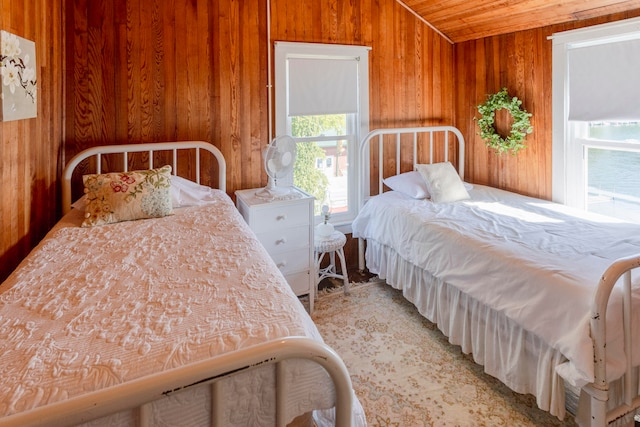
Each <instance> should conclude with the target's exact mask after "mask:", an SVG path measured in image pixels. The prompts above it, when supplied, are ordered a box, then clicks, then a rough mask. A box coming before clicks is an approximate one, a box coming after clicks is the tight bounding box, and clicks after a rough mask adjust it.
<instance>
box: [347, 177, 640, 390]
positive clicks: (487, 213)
mask: <svg viewBox="0 0 640 427" xmlns="http://www.w3.org/2000/svg"><path fill="white" fill-rule="evenodd" d="M469 194H470V196H471V198H470V199H469V200H465V201H460V202H455V203H447V204H435V203H432V202H431V201H429V200H415V199H412V198H410V197H408V196H405V195H403V194H400V193H398V192H394V191H390V192H387V193H384V194H382V195H379V196H375V197H373V198H371V199H370V200H369V201H368V202H367V203H366V205H365V206H364V207H363V209H362V210H361V213H360V215H359V216H358V218H357V219H356V220H355V221H354V223H353V235H354V237H361V238H365V239H368V240H371V241H373V242H375V244H376V245H378V246H379V248H378V250H379V251H383V250H385V248H392V249H393V251H394V252H395V253H396V254H397V256H398V258H399V260H401V261H402V262H403V263H405V262H406V263H407V265H409V266H417V267H418V268H420V269H422V270H424V271H426V272H428V273H429V276H431V277H432V278H433V279H434V280H436V281H439V282H442V283H446V284H447V285H448V286H452V287H453V288H454V289H455V290H456V292H460V293H461V294H463V295H466V296H468V297H469V298H471V299H472V300H473V301H477V302H478V303H479V304H482V305H484V306H486V307H489V308H490V309H491V310H492V312H493V313H498V314H499V315H500V316H502V317H503V318H504V319H506V320H507V321H508V322H510V323H512V324H514V325H517V326H518V327H519V328H522V329H524V330H526V331H528V333H529V334H531V335H532V336H533V337H534V338H535V339H536V340H541V341H542V342H543V343H545V345H547V346H548V347H549V348H550V349H553V350H555V351H557V352H560V353H561V354H562V355H563V356H564V358H565V359H566V361H564V362H563V363H560V364H558V365H557V366H555V373H556V374H558V375H560V376H561V377H562V378H563V379H565V380H566V381H568V382H569V383H570V384H571V385H574V386H576V387H581V386H582V385H584V384H586V383H589V382H591V381H593V375H594V373H593V347H592V342H591V338H590V335H589V314H590V312H591V302H592V298H593V294H594V291H595V288H596V286H597V284H598V281H599V279H600V276H601V275H602V273H603V272H604V271H605V269H606V268H607V267H608V266H609V264H610V263H611V262H612V261H613V260H615V259H617V258H619V257H622V256H628V255H631V254H634V253H640V225H635V224H630V223H625V222H622V221H617V220H613V219H611V218H606V217H602V216H598V215H591V214H587V213H585V212H582V211H577V210H574V209H570V208H568V207H566V206H563V205H559V204H555V203H551V202H546V201H543V200H539V199H534V198H529V197H524V196H520V195H517V194H514V193H509V192H506V191H502V190H498V189H495V188H491V187H485V186H479V185H475V186H474V187H473V189H472V190H470V191H469ZM367 258H368V259H369V255H368V256H367ZM639 286H640V283H639V282H638V279H637V278H635V280H634V283H633V289H634V292H637V291H638V287H639ZM638 298H640V295H639V296H638V297H634V300H637V299H638ZM639 312H640V310H634V313H633V321H634V323H635V324H636V325H638V324H640V319H639V314H638V313H639ZM431 320H433V321H435V322H437V321H438V319H431ZM621 322H622V317H621V289H620V284H618V285H617V286H616V288H614V292H613V295H612V298H611V299H610V302H609V308H608V316H607V352H608V360H607V372H608V376H609V378H611V379H614V378H618V377H619V376H620V375H621V374H622V373H623V371H624V363H623V359H622V355H623V354H624V353H623V351H624V350H623V338H622V334H621V332H620V331H621V329H622V328H621V326H620V325H621ZM633 355H634V365H638V364H640V349H638V348H637V345H636V346H635V347H634V349H633ZM553 368H554V367H551V369H552V370H553Z"/></svg>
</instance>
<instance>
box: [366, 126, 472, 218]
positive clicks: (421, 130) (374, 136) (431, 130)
mask: <svg viewBox="0 0 640 427" xmlns="http://www.w3.org/2000/svg"><path fill="white" fill-rule="evenodd" d="M420 134H425V135H428V139H427V141H425V142H428V143H429V159H428V163H433V161H434V144H436V143H437V142H438V141H435V140H434V135H437V134H442V135H443V136H444V138H443V139H442V140H441V141H442V142H441V143H442V145H443V149H444V158H443V159H442V160H440V161H449V141H450V140H449V136H450V134H453V135H455V136H456V138H457V140H458V174H459V175H460V178H461V179H464V137H463V136H462V133H461V132H460V130H458V128H455V127H453V126H426V127H412V128H389V129H376V130H373V131H371V132H369V134H368V135H367V136H366V137H365V138H364V139H363V140H362V142H360V152H359V154H360V161H361V165H362V167H361V168H360V175H359V183H358V207H361V206H362V205H363V204H364V203H365V202H366V200H367V199H368V197H369V188H370V187H369V170H370V169H369V159H370V158H369V147H370V146H371V143H372V142H375V141H378V193H382V192H383V189H384V187H383V185H384V184H383V182H382V180H383V179H384V178H385V176H384V168H383V165H384V164H383V162H384V160H385V159H384V144H385V143H387V144H389V143H393V142H395V144H396V171H398V173H399V171H400V162H401V157H400V153H401V150H400V148H401V147H400V145H401V144H400V142H401V139H402V136H403V135H412V136H413V146H412V150H413V152H412V161H413V167H414V169H415V166H416V164H417V163H418V161H417V159H418V145H419V143H420V139H419V138H418V135H420ZM385 135H395V138H384V136H385ZM425 139H426V138H425ZM423 143H424V142H423Z"/></svg>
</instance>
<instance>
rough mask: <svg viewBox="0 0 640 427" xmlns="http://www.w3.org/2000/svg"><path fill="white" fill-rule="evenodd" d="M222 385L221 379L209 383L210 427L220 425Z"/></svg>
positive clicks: (218, 426)
mask: <svg viewBox="0 0 640 427" xmlns="http://www.w3.org/2000/svg"><path fill="white" fill-rule="evenodd" d="M221 387H222V383H221V381H214V382H212V383H211V427H220V426H222V415H223V408H222V405H223V404H222V390H221V389H220V388H221Z"/></svg>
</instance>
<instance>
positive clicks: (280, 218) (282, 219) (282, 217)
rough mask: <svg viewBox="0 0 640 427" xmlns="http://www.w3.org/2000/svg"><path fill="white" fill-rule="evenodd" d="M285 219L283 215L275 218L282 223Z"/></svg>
mask: <svg viewBox="0 0 640 427" xmlns="http://www.w3.org/2000/svg"><path fill="white" fill-rule="evenodd" d="M285 219H287V215H285V214H283V215H278V216H277V217H276V220H277V221H284V220H285Z"/></svg>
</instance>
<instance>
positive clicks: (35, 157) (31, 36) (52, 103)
mask: <svg viewBox="0 0 640 427" xmlns="http://www.w3.org/2000/svg"><path fill="white" fill-rule="evenodd" d="M63 28H64V24H63V15H62V4H61V2H58V1H51V0H30V1H29V2H25V1H24V0H0V29H2V30H5V31H9V32H11V33H13V34H16V35H18V36H20V37H23V38H26V39H28V40H32V41H35V44H36V66H37V70H36V73H37V79H38V113H37V117H36V118H33V119H26V120H17V121H10V122H0V176H1V177H2V183H3V184H2V185H1V186H0V282H1V281H2V280H4V279H5V278H6V277H7V276H8V275H9V273H10V272H11V271H12V270H13V269H14V268H15V267H16V265H17V264H18V263H19V262H20V261H21V260H22V258H24V256H25V255H26V254H27V253H28V252H29V251H30V250H31V248H32V247H33V246H34V245H35V244H36V243H38V241H39V240H40V239H41V238H42V237H43V236H44V234H45V233H46V232H47V231H48V230H49V228H50V227H51V226H52V225H53V224H54V223H55V221H56V220H57V217H58V212H57V209H58V206H57V203H56V201H57V199H58V189H57V179H58V175H59V172H60V170H59V162H58V159H59V158H60V153H61V148H62V135H63V126H62V117H63V116H62V99H63V75H64V73H63V54H64V50H63V41H64V40H63V37H62V32H63Z"/></svg>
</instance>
